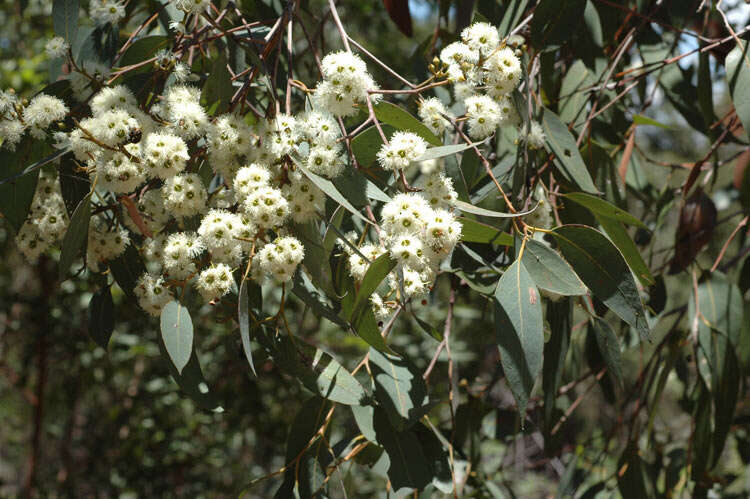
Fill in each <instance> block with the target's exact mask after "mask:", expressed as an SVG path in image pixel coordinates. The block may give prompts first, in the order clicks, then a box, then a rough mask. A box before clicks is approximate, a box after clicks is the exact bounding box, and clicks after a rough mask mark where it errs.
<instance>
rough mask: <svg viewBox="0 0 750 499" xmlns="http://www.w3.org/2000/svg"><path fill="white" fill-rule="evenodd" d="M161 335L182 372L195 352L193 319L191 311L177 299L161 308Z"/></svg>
mask: <svg viewBox="0 0 750 499" xmlns="http://www.w3.org/2000/svg"><path fill="white" fill-rule="evenodd" d="M160 322H161V337H162V340H164V346H165V347H166V349H167V353H168V354H169V358H170V359H171V361H172V364H173V365H174V367H175V368H176V369H177V372H178V373H180V374H182V370H183V368H184V367H185V366H186V365H187V363H188V361H189V360H190V354H191V353H192V352H193V320H192V319H191V318H190V312H189V311H188V309H187V308H185V307H183V306H182V305H181V304H180V303H178V302H176V301H171V302H169V303H167V304H166V305H165V306H164V308H163V309H162V310H161V321H160Z"/></svg>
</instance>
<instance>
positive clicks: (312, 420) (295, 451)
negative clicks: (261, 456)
mask: <svg viewBox="0 0 750 499" xmlns="http://www.w3.org/2000/svg"><path fill="white" fill-rule="evenodd" d="M330 408H331V403H330V402H329V401H327V400H325V399H322V398H320V397H312V398H311V399H309V400H307V401H306V402H305V403H304V404H303V405H302V407H301V408H300V410H299V412H298V413H297V415H296V416H295V417H294V421H293V422H292V425H291V427H290V428H289V436H288V437H287V441H286V455H285V458H284V461H285V463H286V464H287V465H290V464H291V466H290V467H289V468H288V469H287V470H286V472H285V473H284V482H283V483H282V485H281V487H280V488H279V491H278V492H277V493H276V497H280V498H283V497H295V493H294V492H295V488H296V487H298V490H297V493H298V496H299V497H317V496H316V495H315V493H316V492H317V491H318V490H319V489H320V488H321V487H322V486H323V482H324V480H325V477H326V473H325V471H326V470H325V467H326V466H327V465H328V463H329V462H330V454H329V453H328V452H327V451H326V450H325V449H321V446H322V445H324V442H323V439H322V438H321V435H317V434H318V431H319V430H320V428H321V427H322V426H323V424H324V422H325V418H326V415H327V414H328V411H329V410H330ZM314 437H316V440H315V441H314V442H313V443H312V444H311V445H309V447H308V444H310V441H311V440H312V439H313V438H314ZM303 451H304V454H303V455H302V457H301V458H300V459H299V461H295V460H296V459H297V456H299V455H300V453H302V452H303Z"/></svg>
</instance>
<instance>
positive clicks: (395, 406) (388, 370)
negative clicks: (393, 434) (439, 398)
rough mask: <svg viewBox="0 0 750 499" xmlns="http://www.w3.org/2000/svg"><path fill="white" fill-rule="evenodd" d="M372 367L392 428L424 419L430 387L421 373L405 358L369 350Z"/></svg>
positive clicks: (402, 426)
mask: <svg viewBox="0 0 750 499" xmlns="http://www.w3.org/2000/svg"><path fill="white" fill-rule="evenodd" d="M370 367H371V369H372V374H373V378H374V380H375V397H376V398H377V400H378V402H379V403H380V405H381V406H382V407H383V408H384V409H385V410H386V412H387V414H388V418H389V419H390V420H391V423H392V424H393V426H395V427H396V428H397V429H399V430H401V429H404V428H405V427H406V424H407V423H408V422H414V421H417V420H418V419H419V418H421V417H422V416H424V413H425V408H426V407H427V406H428V403H429V397H428V396H427V385H425V382H424V380H423V379H422V373H421V372H419V371H418V370H417V368H416V367H415V366H414V365H413V364H412V363H411V362H409V361H408V360H407V359H406V358H405V357H399V356H397V355H392V354H388V353H381V352H378V351H377V350H375V349H374V348H371V349H370Z"/></svg>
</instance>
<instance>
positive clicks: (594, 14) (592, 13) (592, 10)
mask: <svg viewBox="0 0 750 499" xmlns="http://www.w3.org/2000/svg"><path fill="white" fill-rule="evenodd" d="M583 22H584V23H586V28H587V29H588V31H589V34H590V35H591V40H592V41H593V42H594V44H595V45H596V46H597V47H603V46H604V35H603V33H602V21H601V19H599V12H598V11H597V10H596V6H594V2H593V1H592V0H588V1H587V2H586V9H585V10H584V11H583Z"/></svg>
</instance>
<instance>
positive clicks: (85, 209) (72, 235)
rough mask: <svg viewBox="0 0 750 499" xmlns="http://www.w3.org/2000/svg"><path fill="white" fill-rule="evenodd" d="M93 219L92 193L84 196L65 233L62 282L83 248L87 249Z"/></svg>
mask: <svg viewBox="0 0 750 499" xmlns="http://www.w3.org/2000/svg"><path fill="white" fill-rule="evenodd" d="M90 219H91V193H90V192H89V193H88V194H86V196H84V198H83V199H82V200H81V202H80V203H78V207H77V208H76V211H74V212H73V216H71V217H70V225H68V230H67V232H65V237H63V241H62V250H61V251H60V280H63V279H65V276H66V275H67V273H68V269H69V268H70V266H71V265H72V264H73V260H74V259H75V257H76V256H78V253H79V252H80V251H81V249H82V248H85V244H86V241H87V238H88V237H87V236H88V234H89V220H90Z"/></svg>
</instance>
